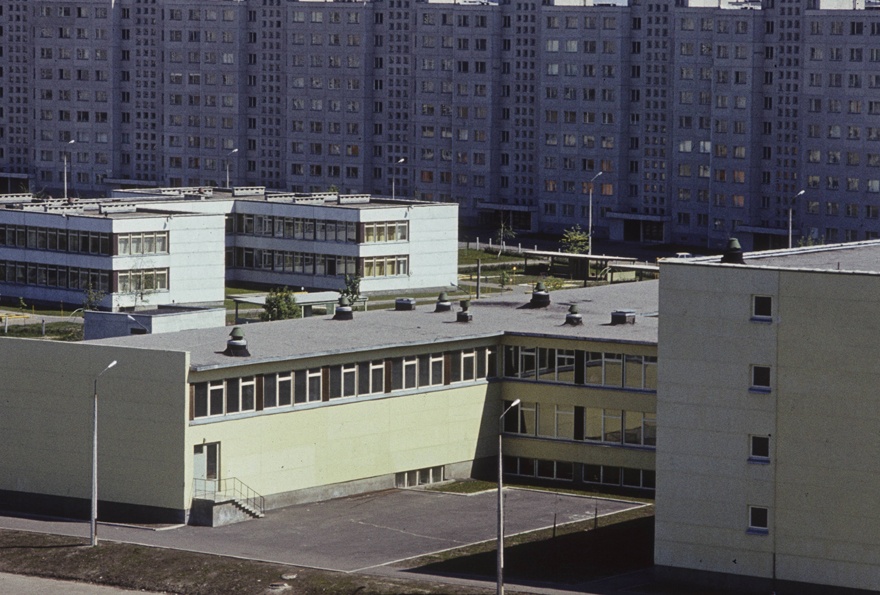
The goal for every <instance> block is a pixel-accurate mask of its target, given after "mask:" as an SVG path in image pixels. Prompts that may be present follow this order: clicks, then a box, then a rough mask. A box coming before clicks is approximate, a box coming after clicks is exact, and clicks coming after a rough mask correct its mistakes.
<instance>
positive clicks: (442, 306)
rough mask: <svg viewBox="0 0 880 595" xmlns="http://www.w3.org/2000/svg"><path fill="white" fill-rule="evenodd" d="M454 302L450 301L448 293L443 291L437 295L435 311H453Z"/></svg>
mask: <svg viewBox="0 0 880 595" xmlns="http://www.w3.org/2000/svg"><path fill="white" fill-rule="evenodd" d="M451 311H452V304H451V303H450V301H449V296H448V295H446V292H445V291H441V292H440V295H439V296H438V297H437V305H436V306H434V312H451Z"/></svg>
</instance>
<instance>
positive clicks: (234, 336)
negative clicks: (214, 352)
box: [223, 326, 251, 357]
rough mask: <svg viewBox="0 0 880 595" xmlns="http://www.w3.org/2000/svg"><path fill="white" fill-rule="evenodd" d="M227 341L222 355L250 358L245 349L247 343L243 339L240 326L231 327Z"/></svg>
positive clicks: (248, 352)
mask: <svg viewBox="0 0 880 595" xmlns="http://www.w3.org/2000/svg"><path fill="white" fill-rule="evenodd" d="M229 337H230V338H229V340H228V341H226V351H224V352H223V355H228V356H231V357H250V355H251V353H250V351H248V348H247V341H246V340H245V338H244V331H242V330H241V327H240V326H236V327H233V329H232V332H231V333H229Z"/></svg>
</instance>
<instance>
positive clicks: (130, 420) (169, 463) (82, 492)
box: [0, 339, 191, 516]
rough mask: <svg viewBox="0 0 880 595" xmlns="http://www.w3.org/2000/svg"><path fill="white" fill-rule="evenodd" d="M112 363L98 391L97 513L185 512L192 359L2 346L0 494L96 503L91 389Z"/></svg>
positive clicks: (35, 344) (14, 342) (46, 345)
mask: <svg viewBox="0 0 880 595" xmlns="http://www.w3.org/2000/svg"><path fill="white" fill-rule="evenodd" d="M113 360H117V361H118V363H117V365H116V366H115V367H114V368H111V369H110V370H108V371H107V372H106V373H104V374H103V375H102V376H101V378H100V380H99V383H98V394H99V397H98V398H99V404H98V412H99V413H98V444H99V449H98V490H99V499H100V500H101V501H102V505H101V509H100V510H104V509H105V504H104V503H105V502H109V503H114V502H115V503H126V504H133V505H140V506H145V507H154V508H157V509H164V510H167V511H183V510H184V509H186V508H188V506H189V504H188V501H186V500H185V499H184V496H185V495H188V492H185V488H186V487H187V486H189V484H190V483H191V482H190V481H188V479H187V478H186V477H185V475H184V465H183V458H184V452H185V442H184V439H185V423H186V418H187V402H188V398H187V394H186V389H185V386H186V384H185V382H186V380H185V371H186V368H187V367H188V356H187V354H185V353H180V352H158V351H147V350H141V349H123V348H118V347H106V346H98V345H87V344H76V343H57V342H49V341H36V340H28V339H3V340H2V341H0V374H2V376H3V378H4V379H5V380H4V388H3V393H2V399H0V436H2V452H3V456H2V457H0V490H4V491H5V492H11V493H35V494H39V495H45V496H51V497H57V498H64V499H74V500H75V499H85V502H87V501H88V499H89V498H91V461H92V459H91V456H92V455H91V453H92V402H93V398H92V397H93V391H94V379H95V376H96V375H97V374H99V373H100V372H101V371H102V370H103V369H104V368H105V367H106V366H107V365H108V364H109V363H110V362H111V361H113ZM190 458H191V457H190ZM87 510H88V507H87V505H86V506H83V507H81V511H82V512H83V513H85V512H86V511H87ZM99 516H101V513H100V511H99Z"/></svg>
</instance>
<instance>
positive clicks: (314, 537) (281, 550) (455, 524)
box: [0, 489, 642, 593]
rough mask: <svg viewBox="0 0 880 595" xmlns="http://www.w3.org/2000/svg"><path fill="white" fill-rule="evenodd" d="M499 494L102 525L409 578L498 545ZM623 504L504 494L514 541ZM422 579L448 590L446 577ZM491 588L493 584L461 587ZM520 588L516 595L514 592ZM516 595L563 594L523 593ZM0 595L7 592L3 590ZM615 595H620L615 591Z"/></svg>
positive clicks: (9, 522)
mask: <svg viewBox="0 0 880 595" xmlns="http://www.w3.org/2000/svg"><path fill="white" fill-rule="evenodd" d="M496 502H497V492H495V491H494V490H490V491H487V492H481V493H479V494H473V495H462V494H449V493H442V492H434V491H425V490H388V491H383V492H376V493H370V494H363V495H360V496H353V497H349V498H340V499H337V500H329V501H325V502H317V503H313V504H303V505H298V506H291V507H288V508H284V509H279V510H273V511H269V512H268V513H267V514H266V516H265V517H264V518H263V519H260V520H255V521H248V522H244V523H238V524H235V525H229V526H226V527H216V528H208V527H191V526H177V527H165V528H162V530H149V529H144V528H140V527H131V526H119V525H108V524H103V523H100V524H99V530H98V536H99V540H109V541H118V542H126V543H136V544H141V545H148V546H158V547H164V548H171V549H179V550H186V551H193V552H203V553H211V554H219V555H224V556H232V557H237V558H245V559H250V560H260V561H266V562H274V563H280V564H289V565H292V566H300V567H309V568H318V569H325V570H333V571H338V572H369V573H371V574H380V575H386V576H389V575H397V576H401V575H404V576H409V577H410V578H412V577H413V576H412V575H411V574H408V573H406V572H405V571H401V570H396V569H394V568H391V567H390V565H391V564H393V563H395V562H399V561H402V560H406V559H409V558H414V557H418V556H423V555H426V554H429V553H435V552H439V551H443V550H447V549H452V548H457V547H461V546H464V545H469V544H473V543H479V542H484V541H487V540H492V539H494V538H495V536H496ZM640 506H642V505H641V504H638V503H633V502H626V501H622V500H611V499H602V498H591V497H584V496H575V495H568V494H554V493H551V492H544V491H538V490H528V489H505V527H506V534H507V535H508V536H510V535H514V534H517V533H521V532H527V531H534V530H537V529H542V528H549V527H552V526H553V524H554V522H555V523H556V524H558V525H563V524H566V523H570V522H576V521H582V520H589V519H592V518H593V516H594V515H595V514H598V515H599V516H604V515H608V514H613V513H615V512H620V511H623V510H628V509H632V508H637V507H640ZM0 528H4V529H17V530H23V531H35V532H42V533H53V534H59V535H70V536H79V537H83V539H87V538H88V531H89V525H88V523H86V522H73V521H63V520H52V521H47V520H33V519H22V518H15V517H0ZM422 578H426V579H430V580H442V581H446V580H447V579H446V578H445V577H428V576H422ZM449 582H452V583H455V582H461V583H463V584H474V585H481V586H491V582H484V581H457V580H456V579H449ZM512 588H513V587H512ZM516 590H517V591H520V592H532V593H555V592H560V593H561V592H563V591H556V590H555V589H553V588H541V587H534V588H530V587H526V586H522V585H517V586H516ZM0 592H4V591H3V590H2V589H0ZM608 592H611V591H608ZM616 592H618V593H623V591H620V590H617V591H616Z"/></svg>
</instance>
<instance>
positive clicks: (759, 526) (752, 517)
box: [747, 504, 770, 535]
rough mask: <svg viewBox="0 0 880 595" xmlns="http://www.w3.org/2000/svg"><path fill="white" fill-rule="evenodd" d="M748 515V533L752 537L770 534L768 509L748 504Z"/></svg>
mask: <svg viewBox="0 0 880 595" xmlns="http://www.w3.org/2000/svg"><path fill="white" fill-rule="evenodd" d="M748 514H749V524H748V531H747V532H748V533H751V534H754V535H767V534H768V533H770V509H769V508H768V507H766V506H754V505H751V504H750V505H749V508H748ZM761 517H763V518H761Z"/></svg>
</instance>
